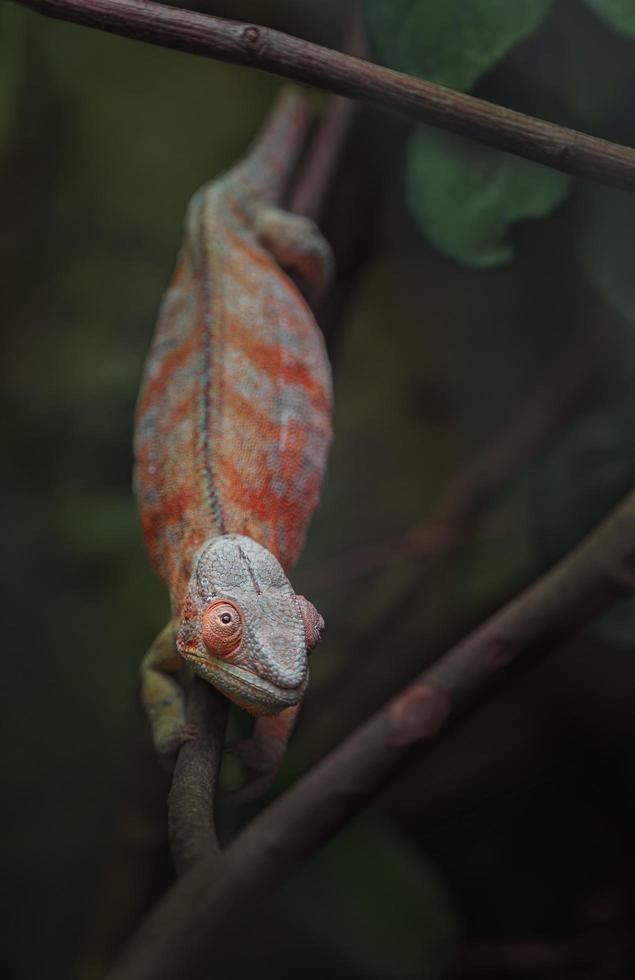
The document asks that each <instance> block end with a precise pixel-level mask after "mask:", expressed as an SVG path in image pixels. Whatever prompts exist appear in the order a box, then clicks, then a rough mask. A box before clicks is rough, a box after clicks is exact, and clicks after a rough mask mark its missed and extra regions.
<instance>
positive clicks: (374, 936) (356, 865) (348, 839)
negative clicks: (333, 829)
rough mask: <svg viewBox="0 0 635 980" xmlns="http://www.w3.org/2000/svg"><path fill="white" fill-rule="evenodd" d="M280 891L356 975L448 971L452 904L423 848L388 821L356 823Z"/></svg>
mask: <svg viewBox="0 0 635 980" xmlns="http://www.w3.org/2000/svg"><path fill="white" fill-rule="evenodd" d="M286 891H287V895H286V899H287V901H288V902H289V904H290V906H291V907H292V908H293V909H294V913H295V916H297V919H298V921H299V923H301V924H302V925H303V927H304V928H305V929H307V930H308V931H309V932H313V933H314V934H315V935H316V937H317V938H318V941H319V942H321V943H325V944H328V945H332V947H333V948H334V949H335V950H336V951H337V953H338V954H339V956H340V957H342V959H343V960H344V962H349V963H351V964H352V965H353V966H354V967H355V968H356V969H357V970H359V973H360V974H361V975H362V976H365V977H369V978H371V977H377V978H378V980H415V978H417V977H426V978H429V980H437V978H439V977H442V976H444V975H445V974H446V972H447V969H448V965H449V962H450V956H451V952H452V949H453V947H454V944H455V943H456V940H457V938H458V924H457V921H456V916H455V913H454V910H453V908H452V903H451V901H450V898H449V896H448V895H447V893H446V891H445V888H444V886H443V883H442V881H441V880H440V878H439V876H438V875H437V874H436V872H435V871H434V870H433V868H432V867H431V866H430V864H429V862H428V861H427V860H426V859H425V858H424V856H423V855H422V853H421V851H420V850H418V849H417V848H416V847H414V846H413V845H412V843H410V842H409V841H408V839H407V838H406V837H405V836H403V835H399V834H397V833H395V830H394V829H393V828H391V827H390V826H389V825H387V824H384V823H380V822H378V821H377V820H371V819H368V818H366V819H364V820H362V821H359V822H357V823H356V824H355V825H354V826H353V827H351V828H349V829H348V830H345V831H344V832H343V833H342V834H340V835H339V836H338V837H337V838H335V840H333V841H331V842H330V843H329V844H327V846H326V847H325V848H324V850H323V851H322V852H321V853H320V855H319V856H318V857H317V858H314V859H313V860H312V861H311V862H310V864H309V865H308V867H307V868H306V870H305V871H304V872H303V875H302V881H301V884H300V885H298V883H292V884H291V885H290V886H288V887H287V889H286Z"/></svg>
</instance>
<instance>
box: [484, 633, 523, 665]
mask: <svg viewBox="0 0 635 980" xmlns="http://www.w3.org/2000/svg"><path fill="white" fill-rule="evenodd" d="M517 653H518V649H517V647H516V646H515V645H514V644H513V643H510V642H509V640H504V639H503V638H502V637H497V638H496V639H494V640H491V641H490V642H489V643H488V644H487V646H486V648H485V656H484V658H483V664H484V666H485V669H486V670H500V669H501V668H502V667H507V665H508V664H510V663H511V662H512V660H513V659H514V657H515V656H516V654H517Z"/></svg>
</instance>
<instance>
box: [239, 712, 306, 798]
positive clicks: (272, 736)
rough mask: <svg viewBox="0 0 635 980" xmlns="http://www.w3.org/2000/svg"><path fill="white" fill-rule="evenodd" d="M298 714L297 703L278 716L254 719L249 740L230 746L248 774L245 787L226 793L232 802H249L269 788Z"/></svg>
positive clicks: (280, 762)
mask: <svg viewBox="0 0 635 980" xmlns="http://www.w3.org/2000/svg"><path fill="white" fill-rule="evenodd" d="M299 711H300V705H299V704H296V705H294V706H293V707H291V708H285V709H284V711H281V712H280V713H279V714H277V715H271V716H269V717H265V718H257V719H256V723H255V725H254V731H253V735H252V737H251V738H249V739H245V740H244V741H242V742H237V743H236V744H235V745H233V746H231V748H230V749H229V751H231V752H233V753H234V754H235V755H236V756H237V758H238V759H239V760H240V761H241V762H242V764H243V765H244V767H245V769H246V771H247V779H246V781H245V784H244V786H242V787H241V788H240V789H237V790H234V791H233V792H231V793H229V794H228V795H229V798H230V799H231V801H232V803H248V802H250V801H251V800H255V799H257V797H259V796H261V795H262V794H263V793H266V792H267V790H269V789H271V787H272V786H273V784H274V782H275V779H276V776H277V775H278V771H279V769H280V766H281V764H282V760H283V759H284V754H285V751H286V748H287V742H288V741H289V737H290V735H291V733H292V732H293V729H294V728H295V724H296V721H297V719H298V714H299Z"/></svg>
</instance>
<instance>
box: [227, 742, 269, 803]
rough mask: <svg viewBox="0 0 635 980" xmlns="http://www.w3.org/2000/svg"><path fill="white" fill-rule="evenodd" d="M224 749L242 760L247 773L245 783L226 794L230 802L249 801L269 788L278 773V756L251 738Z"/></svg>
mask: <svg viewBox="0 0 635 980" xmlns="http://www.w3.org/2000/svg"><path fill="white" fill-rule="evenodd" d="M226 751H227V752H232V753H233V754H234V755H235V756H236V757H237V759H238V760H239V761H240V762H242V764H243V765H244V767H245V770H246V773H247V776H246V780H245V783H244V784H243V785H242V786H241V787H239V788H238V789H235V790H231V791H230V792H229V793H227V794H226V797H225V798H226V799H227V800H228V801H229V802H230V803H237V804H241V803H251V801H252V800H256V799H258V797H260V796H263V795H264V794H265V793H266V792H267V791H268V790H270V789H271V787H272V786H273V784H274V782H275V780H276V776H277V775H278V770H279V768H280V761H281V760H280V758H274V757H273V756H272V755H271V754H270V753H268V752H267V751H266V750H265V749H263V747H262V745H261V744H260V743H259V742H257V741H256V739H252V738H250V739H245V740H244V741H241V742H236V743H234V745H231V746H228V747H227V749H226Z"/></svg>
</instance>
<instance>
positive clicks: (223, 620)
mask: <svg viewBox="0 0 635 980" xmlns="http://www.w3.org/2000/svg"><path fill="white" fill-rule="evenodd" d="M202 633H203V643H204V644H205V646H206V647H207V649H208V650H209V652H210V653H212V654H214V656H216V657H231V656H233V655H234V654H235V653H236V652H237V651H238V650H239V648H240V644H241V641H242V638H243V620H242V615H241V612H240V609H239V608H238V606H235V605H234V603H233V602H229V601H228V600H227V599H217V600H216V601H215V602H212V603H210V605H209V606H208V607H207V609H206V610H205V612H204V613H203V629H202Z"/></svg>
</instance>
